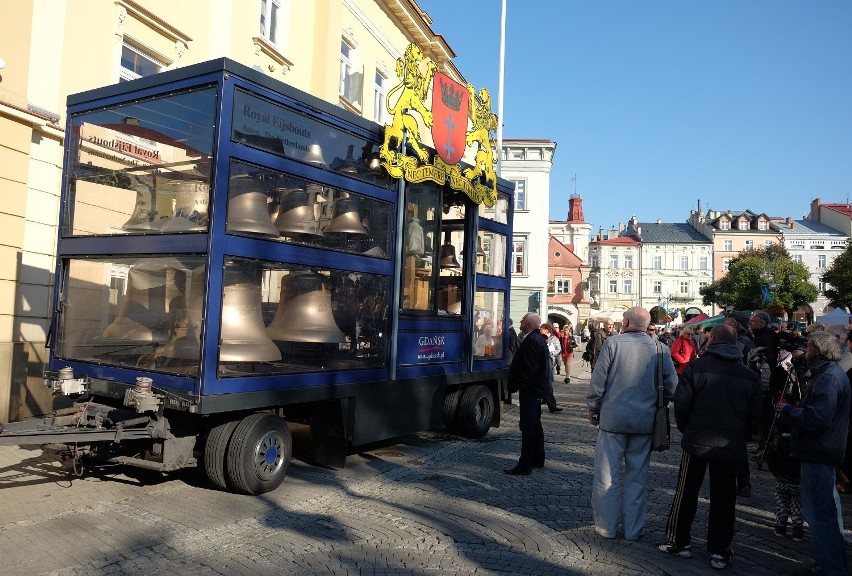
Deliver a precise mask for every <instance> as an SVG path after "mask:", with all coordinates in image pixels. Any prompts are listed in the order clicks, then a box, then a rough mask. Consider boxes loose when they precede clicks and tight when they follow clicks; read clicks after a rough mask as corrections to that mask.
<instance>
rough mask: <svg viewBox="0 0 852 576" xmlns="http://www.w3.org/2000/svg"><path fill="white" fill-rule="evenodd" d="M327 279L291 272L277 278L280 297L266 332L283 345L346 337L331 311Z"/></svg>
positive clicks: (309, 273) (341, 340)
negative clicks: (279, 279) (279, 284)
mask: <svg viewBox="0 0 852 576" xmlns="http://www.w3.org/2000/svg"><path fill="white" fill-rule="evenodd" d="M328 283H329V279H328V277H327V276H324V275H322V274H317V273H315V272H293V273H291V274H288V275H287V276H284V277H283V278H282V279H281V297H280V299H279V301H278V310H276V312H275V317H274V318H273V319H272V322H270V323H269V326H267V328H266V331H267V333H268V334H269V336H270V337H271V338H272V339H273V340H278V341H283V342H319V343H339V342H345V341H346V338H345V337H344V335H343V332H341V331H340V328H338V327H337V322H335V320H334V315H333V314H332V311H331V291H330V290H329V286H328Z"/></svg>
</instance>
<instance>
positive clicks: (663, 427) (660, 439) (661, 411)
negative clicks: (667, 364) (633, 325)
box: [651, 342, 672, 452]
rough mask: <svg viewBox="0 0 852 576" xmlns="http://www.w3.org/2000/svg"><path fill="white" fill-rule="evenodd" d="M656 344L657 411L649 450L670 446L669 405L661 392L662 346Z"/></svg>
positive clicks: (666, 448)
mask: <svg viewBox="0 0 852 576" xmlns="http://www.w3.org/2000/svg"><path fill="white" fill-rule="evenodd" d="M656 344H657V374H656V378H655V380H656V382H657V413H656V415H655V416H654V432H653V435H652V437H651V450H653V451H655V452H662V451H664V450H668V449H669V448H670V447H671V441H672V436H671V423H670V422H669V407H668V405H667V404H666V401H665V395H664V392H663V347H662V346H661V345H660V343H659V342H657V343H656Z"/></svg>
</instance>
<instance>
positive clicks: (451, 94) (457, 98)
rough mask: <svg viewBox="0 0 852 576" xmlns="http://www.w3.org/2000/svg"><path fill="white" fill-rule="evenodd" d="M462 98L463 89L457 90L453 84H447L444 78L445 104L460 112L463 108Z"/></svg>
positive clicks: (442, 90)
mask: <svg viewBox="0 0 852 576" xmlns="http://www.w3.org/2000/svg"><path fill="white" fill-rule="evenodd" d="M461 99H462V93H461V90H456V89H455V87H454V86H453V85H452V84H445V83H444V81H443V80H442V81H441V100H443V101H444V104H446V105H447V106H448V107H449V108H452V109H453V110H455V111H456V112H458V111H459V108H461Z"/></svg>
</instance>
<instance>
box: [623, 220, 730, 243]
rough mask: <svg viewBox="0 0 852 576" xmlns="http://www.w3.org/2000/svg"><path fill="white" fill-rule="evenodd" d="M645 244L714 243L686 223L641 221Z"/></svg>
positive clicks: (640, 226) (640, 225)
mask: <svg viewBox="0 0 852 576" xmlns="http://www.w3.org/2000/svg"><path fill="white" fill-rule="evenodd" d="M639 228H640V230H641V231H642V242H644V243H645V244H712V243H713V242H712V241H711V240H710V239H709V238H707V236H705V235H704V234H702V233H701V232H699V231H698V230H696V229H695V228H693V227H692V226H691V225H689V224H686V223H677V224H664V223H656V222H640V223H639Z"/></svg>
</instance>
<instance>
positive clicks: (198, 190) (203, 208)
mask: <svg viewBox="0 0 852 576" xmlns="http://www.w3.org/2000/svg"><path fill="white" fill-rule="evenodd" d="M209 204H210V187H209V186H208V185H207V184H205V183H204V182H199V181H192V182H180V183H179V184H178V185H177V189H176V192H175V208H174V214H173V215H172V216H171V217H169V218H165V219H163V220H158V221H157V222H156V223H155V224H154V227H155V228H157V229H159V230H160V231H161V232H197V231H201V230H206V229H207V221H208V206H209Z"/></svg>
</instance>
